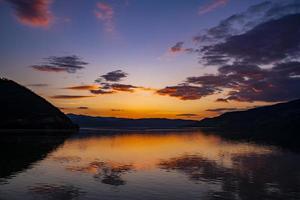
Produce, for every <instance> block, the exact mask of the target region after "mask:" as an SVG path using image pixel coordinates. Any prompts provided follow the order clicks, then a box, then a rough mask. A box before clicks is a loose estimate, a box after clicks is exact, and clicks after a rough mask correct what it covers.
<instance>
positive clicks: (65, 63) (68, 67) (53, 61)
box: [31, 55, 88, 73]
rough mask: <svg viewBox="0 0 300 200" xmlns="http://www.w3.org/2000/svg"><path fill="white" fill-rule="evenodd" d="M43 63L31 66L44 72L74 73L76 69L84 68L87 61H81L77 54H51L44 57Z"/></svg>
mask: <svg viewBox="0 0 300 200" xmlns="http://www.w3.org/2000/svg"><path fill="white" fill-rule="evenodd" d="M44 60H45V63H44V64H42V65H33V66H31V68H33V69H34V70H37V71H44V72H67V73H76V72H77V70H81V69H84V68H85V65H87V64H88V63H87V62H84V61H82V60H81V59H80V58H79V57H78V56H76V55H71V56H61V57H57V56H51V57H48V58H45V59H44Z"/></svg>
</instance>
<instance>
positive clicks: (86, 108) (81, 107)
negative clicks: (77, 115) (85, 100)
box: [77, 106, 89, 110]
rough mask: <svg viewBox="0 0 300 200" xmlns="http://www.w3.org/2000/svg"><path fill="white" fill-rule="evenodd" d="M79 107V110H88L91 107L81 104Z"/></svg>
mask: <svg viewBox="0 0 300 200" xmlns="http://www.w3.org/2000/svg"><path fill="white" fill-rule="evenodd" d="M77 109H79V110H88V109H89V107H86V106H80V107H77Z"/></svg>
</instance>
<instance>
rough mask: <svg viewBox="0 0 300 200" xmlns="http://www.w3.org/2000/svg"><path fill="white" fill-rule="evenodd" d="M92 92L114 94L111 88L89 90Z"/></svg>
mask: <svg viewBox="0 0 300 200" xmlns="http://www.w3.org/2000/svg"><path fill="white" fill-rule="evenodd" d="M90 92H91V93H92V94H114V93H116V91H113V90H103V89H97V90H90Z"/></svg>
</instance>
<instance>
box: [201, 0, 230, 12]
mask: <svg viewBox="0 0 300 200" xmlns="http://www.w3.org/2000/svg"><path fill="white" fill-rule="evenodd" d="M228 2H229V0H212V1H211V2H210V3H209V4H206V5H203V6H201V7H200V8H199V11H198V14H199V15H203V14H206V13H208V12H211V11H213V10H215V9H217V8H219V7H221V6H225V5H226V4H227V3H228Z"/></svg>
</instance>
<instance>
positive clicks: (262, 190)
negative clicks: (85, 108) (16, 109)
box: [0, 131, 300, 200]
mask: <svg viewBox="0 0 300 200" xmlns="http://www.w3.org/2000/svg"><path fill="white" fill-rule="evenodd" d="M0 143H1V144H0V145H1V147H0V150H1V153H0V156H1V158H0V159H1V161H0V199H1V200H14V199H22V200H23V199H55V200H59V199H104V200H105V199H121V200H127V199H128V200H134V199H141V200H148V199H149V200H155V199H172V200H173V199H184V200H193V199H197V200H200V199H249V200H250V199H251V200H258V199H300V155H299V154H297V153H293V152H289V151H287V150H285V151H282V150H280V149H279V148H277V147H274V146H267V145H258V144H255V143H246V142H237V141H235V142H234V141H227V140H224V139H222V138H220V137H217V136H213V135H205V134H203V133H202V132H201V131H186V132H183V131H177V132H176V131H173V132H129V133H124V132H121V131H120V132H114V133H109V132H106V131H98V132H97V134H96V133H94V134H88V133H86V132H84V131H82V132H81V133H79V134H77V135H74V136H71V137H70V138H63V137H53V136H45V137H38V138H37V137H4V138H2V139H1V142H0Z"/></svg>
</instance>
